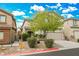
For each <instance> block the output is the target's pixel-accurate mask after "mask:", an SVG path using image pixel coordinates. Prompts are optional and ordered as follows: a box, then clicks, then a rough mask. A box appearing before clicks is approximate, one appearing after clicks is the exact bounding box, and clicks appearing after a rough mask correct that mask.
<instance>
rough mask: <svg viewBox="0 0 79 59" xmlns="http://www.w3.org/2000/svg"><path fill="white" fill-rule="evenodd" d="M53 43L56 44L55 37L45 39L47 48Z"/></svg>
mask: <svg viewBox="0 0 79 59" xmlns="http://www.w3.org/2000/svg"><path fill="white" fill-rule="evenodd" d="M53 44H54V41H53V39H46V40H45V45H46V47H47V48H52V47H53Z"/></svg>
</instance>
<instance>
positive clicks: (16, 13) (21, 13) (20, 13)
mask: <svg viewBox="0 0 79 59" xmlns="http://www.w3.org/2000/svg"><path fill="white" fill-rule="evenodd" d="M12 14H13V15H14V16H22V15H25V13H24V12H23V11H13V12H12Z"/></svg>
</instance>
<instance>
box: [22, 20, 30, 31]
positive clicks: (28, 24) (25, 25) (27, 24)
mask: <svg viewBox="0 0 79 59" xmlns="http://www.w3.org/2000/svg"><path fill="white" fill-rule="evenodd" d="M25 27H26V28H29V27H30V23H29V22H28V21H25V23H24V25H23V27H22V28H23V32H25Z"/></svg>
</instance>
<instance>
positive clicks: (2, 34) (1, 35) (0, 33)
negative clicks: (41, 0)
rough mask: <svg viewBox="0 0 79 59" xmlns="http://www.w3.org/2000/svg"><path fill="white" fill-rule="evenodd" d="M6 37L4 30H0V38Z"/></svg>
mask: <svg viewBox="0 0 79 59" xmlns="http://www.w3.org/2000/svg"><path fill="white" fill-rule="evenodd" d="M2 39H4V32H0V40H2Z"/></svg>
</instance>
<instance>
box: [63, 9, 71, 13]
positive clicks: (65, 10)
mask: <svg viewBox="0 0 79 59" xmlns="http://www.w3.org/2000/svg"><path fill="white" fill-rule="evenodd" d="M69 11H70V9H64V10H62V13H68V12H69Z"/></svg>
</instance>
